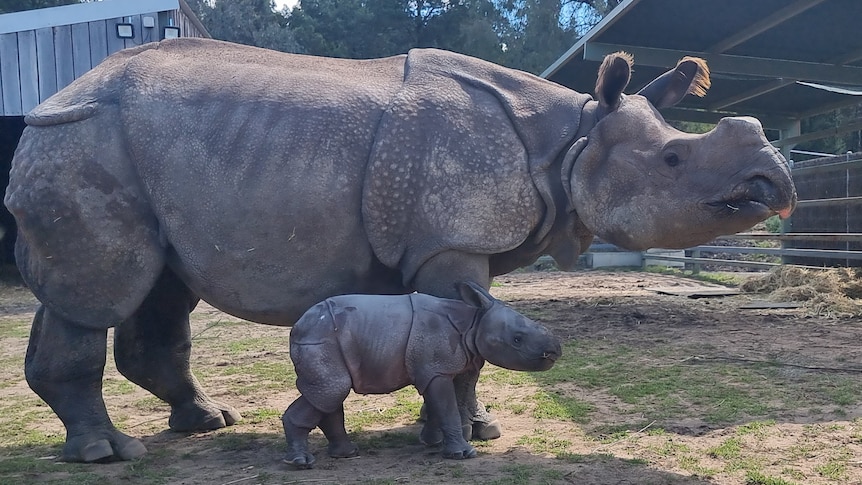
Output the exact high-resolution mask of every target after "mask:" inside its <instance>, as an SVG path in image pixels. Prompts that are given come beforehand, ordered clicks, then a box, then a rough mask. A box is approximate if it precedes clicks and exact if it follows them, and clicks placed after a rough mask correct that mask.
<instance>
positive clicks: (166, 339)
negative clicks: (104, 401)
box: [114, 268, 242, 431]
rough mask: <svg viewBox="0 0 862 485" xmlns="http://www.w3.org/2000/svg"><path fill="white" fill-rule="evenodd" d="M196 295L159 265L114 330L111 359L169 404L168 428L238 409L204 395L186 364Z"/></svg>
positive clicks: (228, 419)
mask: <svg viewBox="0 0 862 485" xmlns="http://www.w3.org/2000/svg"><path fill="white" fill-rule="evenodd" d="M197 302H198V298H197V296H196V295H194V294H193V293H192V292H191V290H189V288H188V287H187V286H186V285H185V284H184V283H183V282H182V281H181V280H180V279H179V278H178V277H177V276H176V275H175V274H174V273H173V271H171V270H170V269H167V268H165V269H164V270H163V271H162V274H161V275H160V276H159V278H158V280H156V284H155V285H154V286H153V288H152V289H151V290H150V293H149V294H148V295H147V297H146V298H145V299H144V301H143V303H142V304H141V306H140V307H139V308H138V309H137V310H136V311H135V313H134V314H133V315H132V316H131V317H130V318H128V319H126V320H124V321H123V322H122V323H120V324H119V325H117V326H116V328H115V329H114V359H115V361H116V363H117V370H119V371H120V373H121V374H123V375H124V376H125V377H126V378H127V379H129V380H130V381H132V382H134V383H135V384H138V385H139V386H141V387H143V388H144V389H146V390H148V391H150V392H151V393H153V394H154V395H155V396H156V397H158V398H159V399H161V400H163V401H165V402H167V403H168V404H170V405H171V416H170V419H169V421H168V425H169V426H170V428H171V429H172V430H173V431H206V430H212V429H218V428H223V427H225V426H230V425H232V424H234V423H236V422H237V421H238V420H240V419H241V418H242V417H241V416H240V414H239V413H238V412H237V411H236V410H235V409H233V408H232V407H230V406H227V405H224V404H221V403H218V402H215V401H213V400H212V399H210V398H209V397H208V396H207V395H206V394H205V393H204V391H203V389H202V388H201V385H200V384H199V383H198V381H197V379H196V378H195V376H194V375H193V374H192V373H191V370H190V368H189V356H190V354H191V330H190V328H189V313H190V312H191V311H192V310H193V309H194V308H195V305H197Z"/></svg>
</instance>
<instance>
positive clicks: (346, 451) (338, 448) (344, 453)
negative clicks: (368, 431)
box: [327, 441, 359, 458]
mask: <svg viewBox="0 0 862 485" xmlns="http://www.w3.org/2000/svg"><path fill="white" fill-rule="evenodd" d="M327 451H328V452H329V456H331V457H333V458H352V457H354V456H357V455H359V447H358V446H356V445H355V444H354V443H353V442H352V441H346V442H343V443H330V444H329V446H328V447H327Z"/></svg>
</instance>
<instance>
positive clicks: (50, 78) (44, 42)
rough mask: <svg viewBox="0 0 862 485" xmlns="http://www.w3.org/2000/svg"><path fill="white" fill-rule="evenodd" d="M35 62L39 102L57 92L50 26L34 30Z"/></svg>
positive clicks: (55, 63)
mask: <svg viewBox="0 0 862 485" xmlns="http://www.w3.org/2000/svg"><path fill="white" fill-rule="evenodd" d="M36 64H37V69H38V70H39V102H40V103H41V102H42V101H45V100H46V99H48V98H50V97H51V95H52V94H54V93H56V92H57V61H56V59H55V57H54V31H53V29H51V28H50V27H47V28H44V29H38V30H37V31H36Z"/></svg>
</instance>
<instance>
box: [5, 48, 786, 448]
mask: <svg viewBox="0 0 862 485" xmlns="http://www.w3.org/2000/svg"><path fill="white" fill-rule="evenodd" d="M630 69H631V59H630V58H629V57H628V56H626V55H623V54H617V55H611V56H609V57H608V58H606V59H605V61H604V63H603V64H602V67H601V69H600V71H599V74H598V81H597V86H596V97H597V99H596V100H593V99H592V98H591V96H589V95H586V94H581V93H577V92H573V91H571V90H568V89H566V88H563V87H561V86H558V85H556V84H553V83H551V82H548V81H545V80H542V79H540V78H537V77H535V76H532V75H529V74H526V73H523V72H519V71H515V70H511V69H506V68H503V67H500V66H497V65H494V64H490V63H488V62H484V61H481V60H478V59H473V58H470V57H466V56H463V55H458V54H453V53H450V52H443V51H438V50H413V51H410V53H409V54H407V55H406V56H396V57H390V58H386V59H377V60H362V61H356V60H342V59H323V58H316V57H308V56H301V55H291V54H283V53H277V52H272V51H267V50H262V49H257V48H252V47H245V46H239V45H232V44H228V43H223V42H217V41H211V40H198V39H180V40H172V41H165V42H161V43H158V44H148V45H145V46H141V47H138V48H133V49H129V50H126V51H122V52H120V53H117V54H115V55H113V56H111V57H109V58H108V59H106V60H105V61H104V62H103V63H102V64H101V65H99V66H98V67H97V68H95V69H93V70H92V71H91V72H89V73H87V74H86V75H85V76H83V77H81V78H80V79H78V80H77V81H75V82H74V83H73V84H72V85H70V86H69V87H67V88H65V89H64V90H62V91H61V92H60V93H58V94H56V95H55V96H53V97H51V98H50V99H49V100H47V101H46V102H44V103H43V104H41V105H40V106H38V107H37V108H36V109H34V110H33V111H32V112H30V113H29V115H28V116H27V117H26V122H27V124H28V125H29V126H28V127H27V128H26V129H25V131H24V134H23V136H22V138H21V141H20V144H19V147H18V149H17V153H16V155H15V158H14V161H13V166H12V171H11V178H10V183H9V187H8V189H7V193H6V199H5V202H6V205H7V207H8V208H9V210H10V211H11V212H12V214H13V215H14V216H15V218H16V221H17V223H18V227H19V231H20V232H19V237H18V241H17V246H16V258H17V261H18V265H19V268H20V270H21V274H22V276H23V278H24V280H25V281H26V283H27V284H28V285H29V286H30V288H31V289H32V291H33V292H34V293H35V295H36V296H37V297H38V298H39V300H40V301H41V303H42V305H41V306H40V307H39V309H38V311H37V313H36V317H35V319H34V321H33V328H32V332H31V336H30V343H29V346H28V349H27V356H26V363H25V369H26V377H27V382H28V383H29V385H30V387H31V388H32V389H33V390H34V391H35V392H36V393H37V394H38V395H39V396H40V397H41V398H42V399H44V400H45V402H47V403H48V404H49V405H50V406H51V408H52V409H53V410H54V411H55V412H56V413H57V415H58V416H59V417H60V419H61V420H62V421H63V423H64V425H65V426H66V430H67V437H66V445H65V447H64V449H63V459H65V460H69V461H85V462H92V461H100V460H105V459H110V458H118V459H131V458H134V457H137V456H139V455H141V454H143V453H144V452H145V451H146V450H145V448H144V446H143V444H141V442H140V441H138V440H137V439H134V438H132V437H129V436H127V435H125V434H123V433H121V432H119V431H117V430H116V429H115V428H114V426H113V424H112V423H111V421H110V419H109V418H108V414H107V412H106V410H105V404H104V401H103V399H102V395H101V382H102V371H103V367H104V364H105V352H106V332H107V329H108V328H109V327H112V326H113V327H115V337H114V338H115V350H114V358H115V360H116V363H117V368H118V369H119V370H120V372H121V373H122V374H123V375H125V376H126V377H127V378H128V379H129V380H131V381H132V382H135V383H137V384H138V385H140V386H142V387H144V388H145V389H147V390H149V391H150V392H152V393H153V394H155V395H156V396H158V397H159V398H161V399H163V400H165V401H166V402H168V403H169V404H170V405H171V416H170V421H169V424H170V427H171V428H172V429H175V430H202V429H212V428H218V427H221V426H225V425H229V424H232V423H233V422H234V421H236V420H237V419H238V418H239V415H238V413H237V412H236V411H235V410H233V409H232V408H230V407H228V406H225V405H222V404H219V403H216V402H213V401H212V400H210V399H209V398H208V397H207V396H206V395H205V394H204V392H203V391H202V390H201V388H200V386H199V384H198V382H197V381H196V380H195V378H194V377H193V375H192V374H191V373H190V371H189V363H188V360H189V352H190V345H191V341H190V333H189V323H188V314H189V312H190V311H191V310H192V309H193V308H194V306H195V304H196V303H197V302H198V299H202V300H204V301H206V302H208V303H210V304H212V305H213V306H215V307H217V308H220V309H221V310H224V311H225V312H227V313H230V314H232V315H236V316H238V317H241V318H245V319H248V320H252V321H255V322H260V323H267V324H274V325H291V324H292V323H293V322H294V321H295V320H296V319H297V318H299V316H300V315H302V314H303V312H304V311H305V310H307V309H308V308H310V307H311V306H312V305H314V304H315V303H317V302H319V301H321V300H323V299H325V298H327V297H330V296H333V295H338V294H344V293H405V292H410V291H413V290H417V291H420V292H424V293H429V294H431V295H435V296H439V297H447V298H456V297H457V296H458V295H457V294H455V290H454V283H455V282H458V281H473V282H476V283H478V284H479V285H481V286H483V287H485V288H488V286H489V285H490V280H491V278H492V277H493V276H495V275H499V274H503V273H506V272H508V271H511V270H513V269H515V268H517V267H520V266H523V265H526V264H529V263H531V262H533V261H535V260H536V258H537V257H538V256H540V255H543V254H550V255H551V256H553V257H554V258H555V259H556V261H557V263H558V264H559V265H560V266H562V267H563V268H568V267H571V266H573V265H574V264H575V262H576V257H577V255H578V254H579V253H581V252H582V251H583V250H585V249H586V248H587V246H588V245H589V243H590V241H591V239H592V238H593V235H594V234H596V235H599V236H601V237H602V238H603V239H605V240H608V241H610V242H613V243H616V244H618V245H621V246H623V247H627V248H632V249H642V248H648V247H686V246H690V245H693V244H696V243H701V242H704V241H708V240H710V239H711V238H713V237H715V236H717V235H719V234H725V233H733V232H736V231H739V230H743V229H746V228H748V227H751V226H752V225H753V224H755V223H756V222H758V221H760V220H762V219H764V218H766V217H768V216H770V215H772V214H775V213H778V214H781V215H787V214H788V213H790V211H791V210H792V209H793V207H794V204H795V200H796V196H795V190H794V186H793V183H792V182H791V179H790V175H789V172H788V168H787V164H786V163H785V160H784V159H783V158H782V157H781V155H780V154H779V153H778V152H777V151H776V150H775V149H774V148H773V147H772V146H771V145H770V144H769V143H768V142H767V140H766V139H765V138H764V135H763V132H762V129H761V127H760V125H759V123H758V122H757V121H756V120H754V119H751V118H728V119H724V120H722V121H721V122H720V123H718V125H717V126H716V127H715V129H714V130H713V131H711V132H709V133H706V134H703V135H691V134H685V133H681V132H679V131H677V130H675V129H673V128H672V127H670V126H668V125H667V123H665V122H664V120H663V119H662V117H661V115H660V114H659V113H658V111H657V110H656V108H662V107H668V106H671V105H673V104H675V103H677V102H678V101H679V100H680V99H681V98H683V97H684V96H685V95H686V93H689V92H691V93H694V94H702V93H703V92H704V90H705V88H706V86H707V85H708V83H709V81H708V72H707V70H706V66H705V64H704V63H703V62H702V61H701V60H699V59H684V60H683V61H681V62H680V63H679V64H678V65H677V67H676V68H675V69H673V70H671V71H669V72H667V73H666V74H664V75H662V76H661V77H659V78H657V79H656V80H655V81H653V82H652V83H651V84H649V85H648V86H647V87H645V88H644V89H643V90H641V91H640V93H638V95H630V96H624V95H623V94H622V92H623V90H624V88H625V87H626V85H627V83H628V81H629V77H630ZM476 377H477V376H476V375H472V376H469V377H467V378H464V379H461V380H460V382H459V383H457V387H458V389H459V401H460V403H459V406H460V407H461V411H462V416H464V419H465V421H466V425H467V426H468V427H469V425H470V424H471V421H473V423H472V424H473V425H474V426H473V435H474V436H476V437H480V438H493V437H495V436H498V435H499V427H498V426H497V425H496V423H495V422H493V420H492V418H491V417H490V416H489V415H488V414H487V413H486V412H485V410H484V408H483V407H482V406H481V405H480V403H478V402H477V401H476V398H475V383H476Z"/></svg>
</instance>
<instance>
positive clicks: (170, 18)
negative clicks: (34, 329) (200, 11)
mask: <svg viewBox="0 0 862 485" xmlns="http://www.w3.org/2000/svg"><path fill="white" fill-rule="evenodd" d="M209 36H210V35H209V33H208V32H207V31H206V29H205V28H204V26H203V25H202V24H201V23H200V21H199V20H198V19H197V17H195V15H194V13H193V12H192V10H191V9H190V8H189V6H188V5H187V4H186V2H185V1H184V0H135V1H129V0H102V1H99V2H90V3H80V4H73V5H66V6H62V7H52V8H42V9H37V10H28V11H24V12H16V13H9V14H5V15H0V186H2V187H3V188H4V189H5V187H6V185H7V184H8V182H9V168H10V166H11V162H12V155H13V154H14V151H15V147H16V146H17V145H18V140H19V139H20V138H21V133H22V132H23V131H24V115H25V114H27V113H28V112H29V111H30V110H32V109H33V108H35V107H36V106H37V105H38V104H39V103H41V102H42V101H44V100H46V99H48V98H49V97H51V95H53V94H54V93H56V92H57V91H59V90H61V89H63V88H64V87H66V86H67V85H69V84H71V83H72V81H74V80H75V79H77V78H79V77H81V76H82V75H83V74H84V73H86V72H87V71H89V70H90V69H92V68H93V67H95V66H97V65H98V64H99V63H100V62H102V61H103V60H104V59H105V58H106V57H108V56H109V55H111V54H113V53H114V52H117V51H119V50H122V49H125V48H127V47H133V46H137V45H141V44H145V43H148V42H157V41H160V40H162V39H164V38H166V37H209ZM14 239H15V225H14V220H13V219H12V216H11V214H9V213H8V212H7V211H6V208H5V207H0V263H2V262H10V261H12V259H13V257H12V251H13V249H12V248H13V244H14Z"/></svg>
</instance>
